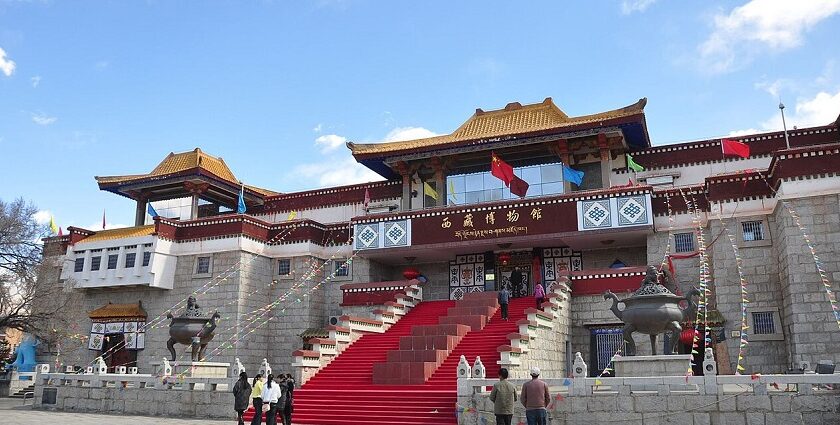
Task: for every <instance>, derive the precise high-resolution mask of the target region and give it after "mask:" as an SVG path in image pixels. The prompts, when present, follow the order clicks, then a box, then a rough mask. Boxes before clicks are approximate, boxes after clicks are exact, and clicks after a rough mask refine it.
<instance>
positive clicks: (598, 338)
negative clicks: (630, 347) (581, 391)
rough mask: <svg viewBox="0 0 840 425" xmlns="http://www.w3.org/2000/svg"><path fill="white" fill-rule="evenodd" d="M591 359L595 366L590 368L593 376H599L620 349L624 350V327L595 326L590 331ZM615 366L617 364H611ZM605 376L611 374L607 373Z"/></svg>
mask: <svg viewBox="0 0 840 425" xmlns="http://www.w3.org/2000/svg"><path fill="white" fill-rule="evenodd" d="M589 348H590V350H591V351H590V353H591V355H590V359H591V363H590V364H593V365H594V366H595V367H594V368H593V369H590V370H589V374H590V375H592V376H598V375H599V374H601V372H602V371H603V370H604V368H606V367H607V366H609V364H610V360H612V357H613V356H614V355H615V353H616V352H618V350H619V349H622V350H624V336H623V335H622V328H616V327H603V328H594V329H592V330H591V331H590V345H589ZM611 367H615V366H611ZM605 376H611V375H610V374H605Z"/></svg>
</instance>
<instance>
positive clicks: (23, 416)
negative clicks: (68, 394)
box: [0, 398, 235, 425]
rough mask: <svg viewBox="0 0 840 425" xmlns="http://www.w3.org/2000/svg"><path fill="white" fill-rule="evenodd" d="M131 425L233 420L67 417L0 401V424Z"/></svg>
mask: <svg viewBox="0 0 840 425" xmlns="http://www.w3.org/2000/svg"><path fill="white" fill-rule="evenodd" d="M117 421H119V422H122V423H130V424H131V425H160V424H166V425H199V424H202V425H222V424H225V425H230V424H231V423H235V421H232V420H210V419H185V418H164V417H150V416H124V415H109V414H106V413H102V414H97V413H69V412H53V411H48V410H33V409H32V406H31V405H26V406H24V405H22V404H21V401H20V400H19V399H10V398H0V423H3V424H9V425H44V424H46V423H56V424H62V425H112V424H114V423H115V422H117Z"/></svg>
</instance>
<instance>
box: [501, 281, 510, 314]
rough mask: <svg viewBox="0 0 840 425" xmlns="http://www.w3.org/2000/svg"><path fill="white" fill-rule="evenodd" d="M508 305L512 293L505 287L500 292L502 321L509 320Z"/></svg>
mask: <svg viewBox="0 0 840 425" xmlns="http://www.w3.org/2000/svg"><path fill="white" fill-rule="evenodd" d="M508 303H510V291H508V289H507V288H506V287H504V286H502V290H501V291H499V305H500V306H501V307H502V320H507V319H508Z"/></svg>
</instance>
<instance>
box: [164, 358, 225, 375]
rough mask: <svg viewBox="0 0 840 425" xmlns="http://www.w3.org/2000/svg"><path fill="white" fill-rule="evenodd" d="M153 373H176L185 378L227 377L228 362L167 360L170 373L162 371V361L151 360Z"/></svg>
mask: <svg viewBox="0 0 840 425" xmlns="http://www.w3.org/2000/svg"><path fill="white" fill-rule="evenodd" d="M151 365H152V369H153V370H154V374H155V375H157V376H162V375H163V376H165V375H176V376H183V377H185V378H227V377H228V370H230V363H215V362H192V361H183V362H182V361H174V362H169V366H170V367H171V368H172V373H171V374H167V373H166V372H165V371H164V367H165V364H164V363H163V362H151Z"/></svg>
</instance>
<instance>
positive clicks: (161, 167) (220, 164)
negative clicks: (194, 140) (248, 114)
mask: <svg viewBox="0 0 840 425" xmlns="http://www.w3.org/2000/svg"><path fill="white" fill-rule="evenodd" d="M193 168H202V169H204V170H207V171H209V172H211V173H213V174H214V175H216V176H217V177H219V178H221V179H224V180H227V181H229V182H231V183H234V184H237V182H238V180H237V179H236V176H235V175H233V172H232V171H230V168H228V166H227V164H225V161H224V160H223V159H222V158H216V157H215V156H211V155H208V154H206V153H204V152H202V151H201V149H199V148H195V149H193V150H191V151H188V152H180V153H174V152H170V153H169V155H167V156H166V158H164V159H163V161H161V163H160V164H158V166H157V167H155V169H154V170H152V172H151V173H149V174H131V175H127V176H109V177H96V181H97V182H99V183H123V182H129V181H132V180H136V179H141V178H148V177H158V176H165V175H169V174H175V173H179V172H181V171H186V170H191V169H193Z"/></svg>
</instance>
